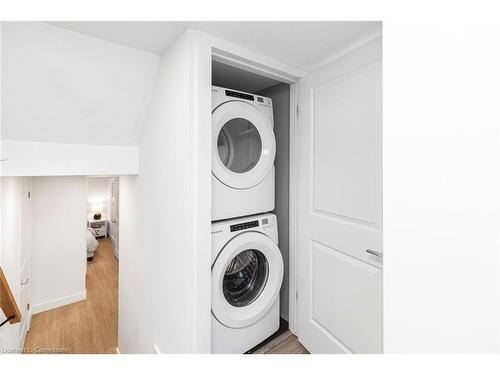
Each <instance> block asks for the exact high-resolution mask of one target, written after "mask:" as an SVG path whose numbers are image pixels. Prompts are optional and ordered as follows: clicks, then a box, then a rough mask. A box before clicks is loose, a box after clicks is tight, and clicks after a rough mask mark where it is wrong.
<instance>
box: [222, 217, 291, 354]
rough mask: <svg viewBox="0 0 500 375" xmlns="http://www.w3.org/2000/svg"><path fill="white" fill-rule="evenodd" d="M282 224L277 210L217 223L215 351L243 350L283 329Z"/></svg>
mask: <svg viewBox="0 0 500 375" xmlns="http://www.w3.org/2000/svg"><path fill="white" fill-rule="evenodd" d="M277 228H278V225H277V222H276V216H275V215H274V214H262V215H255V216H250V217H245V218H240V219H233V220H227V221H221V222H217V223H213V224H212V353H244V352H246V351H248V350H249V349H251V348H253V347H254V346H256V345H257V344H259V343H261V342H262V341H264V340H265V339H266V338H268V337H269V336H271V335H272V334H273V333H274V332H276V331H277V330H278V328H279V319H280V318H279V316H280V311H279V310H280V305H279V292H280V288H281V283H282V281H283V257H282V255H281V252H280V250H279V248H278V229H277Z"/></svg>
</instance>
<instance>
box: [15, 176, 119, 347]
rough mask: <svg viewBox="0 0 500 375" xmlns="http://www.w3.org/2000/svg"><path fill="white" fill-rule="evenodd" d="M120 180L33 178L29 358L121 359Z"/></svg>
mask: <svg viewBox="0 0 500 375" xmlns="http://www.w3.org/2000/svg"><path fill="white" fill-rule="evenodd" d="M119 186H120V181H119V177H116V176H107V177H101V176H99V177H97V176H96V177H90V176H89V177H85V176H67V177H63V176H61V177H32V178H31V192H30V196H31V199H30V201H31V202H30V207H31V216H32V220H31V223H32V225H31V227H32V228H31V235H32V238H31V244H32V245H33V246H32V249H31V254H32V262H31V264H32V267H31V268H32V274H33V277H32V279H33V282H32V289H33V293H32V302H33V308H32V310H33V311H32V312H33V315H32V319H31V327H30V328H29V332H28V334H27V337H26V340H25V342H24V343H23V347H24V349H23V352H24V353H75V354H77V353H88V354H104V353H109V354H115V353H116V348H117V345H118V275H119V262H118V258H119V253H120V251H119V242H120V241H119V235H120V233H119V221H120V219H119V217H120V214H119V213H120V208H119V206H120V204H119V202H120V197H119Z"/></svg>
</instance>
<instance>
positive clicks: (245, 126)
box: [212, 101, 276, 189]
mask: <svg viewBox="0 0 500 375" xmlns="http://www.w3.org/2000/svg"><path fill="white" fill-rule="evenodd" d="M212 150H213V152H212V173H213V174H214V176H215V177H216V178H217V179H218V180H219V181H220V182H222V183H223V184H225V185H227V186H229V187H231V188H234V189H249V188H251V187H254V186H255V185H257V184H259V183H260V182H262V181H263V180H264V179H265V178H266V176H267V175H268V174H269V172H270V171H271V169H272V167H273V165H274V157H275V155H276V140H275V138H274V132H273V123H272V120H270V119H269V118H267V117H266V116H264V115H263V114H262V113H261V112H260V111H259V110H258V109H257V108H255V107H253V106H252V105H250V104H247V103H244V102H241V101H230V102H227V103H224V104H222V105H220V106H219V107H217V108H216V109H215V110H214V112H213V113H212Z"/></svg>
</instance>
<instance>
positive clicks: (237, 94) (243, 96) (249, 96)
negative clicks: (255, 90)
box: [226, 90, 255, 101]
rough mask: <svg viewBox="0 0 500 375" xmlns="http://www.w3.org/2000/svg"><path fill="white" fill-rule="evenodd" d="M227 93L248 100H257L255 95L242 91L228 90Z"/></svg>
mask: <svg viewBox="0 0 500 375" xmlns="http://www.w3.org/2000/svg"><path fill="white" fill-rule="evenodd" d="M226 95H227V96H232V97H234V98H240V99H246V100H251V101H255V99H254V97H253V95H249V94H243V93H241V92H236V91H231V90H226Z"/></svg>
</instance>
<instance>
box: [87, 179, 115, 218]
mask: <svg viewBox="0 0 500 375" xmlns="http://www.w3.org/2000/svg"><path fill="white" fill-rule="evenodd" d="M110 181H111V178H110V177H87V208H88V214H89V215H91V214H93V211H92V203H95V202H102V204H103V212H102V214H103V216H104V218H106V219H108V220H109V219H110V215H109V207H110V206H109V203H110V201H109V200H110V195H111V186H110Z"/></svg>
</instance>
